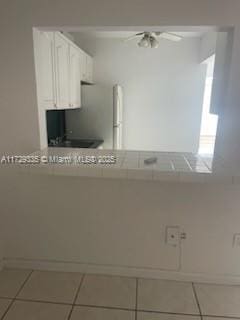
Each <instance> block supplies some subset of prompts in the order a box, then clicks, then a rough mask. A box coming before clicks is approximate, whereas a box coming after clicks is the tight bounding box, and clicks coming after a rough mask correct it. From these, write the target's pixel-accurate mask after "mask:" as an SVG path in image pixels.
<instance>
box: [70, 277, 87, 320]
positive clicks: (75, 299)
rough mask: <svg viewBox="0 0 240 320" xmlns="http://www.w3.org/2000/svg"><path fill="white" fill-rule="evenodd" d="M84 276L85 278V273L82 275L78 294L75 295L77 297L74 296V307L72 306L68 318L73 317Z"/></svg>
mask: <svg viewBox="0 0 240 320" xmlns="http://www.w3.org/2000/svg"><path fill="white" fill-rule="evenodd" d="M84 278H85V274H83V275H82V279H81V281H80V283H79V286H78V289H77V292H76V295H75V297H74V300H73V304H72V307H71V310H70V312H69V315H68V318H67V320H70V319H71V317H72V313H73V309H74V306H75V305H76V301H77V298H78V295H79V292H80V290H81V287H82V284H83V280H84Z"/></svg>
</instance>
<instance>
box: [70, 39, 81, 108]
mask: <svg viewBox="0 0 240 320" xmlns="http://www.w3.org/2000/svg"><path fill="white" fill-rule="evenodd" d="M69 77H70V79H69V84H70V86H69V94H70V107H71V108H80V107H81V88H80V81H81V80H80V52H79V50H78V48H76V47H75V46H72V45H70V46H69Z"/></svg>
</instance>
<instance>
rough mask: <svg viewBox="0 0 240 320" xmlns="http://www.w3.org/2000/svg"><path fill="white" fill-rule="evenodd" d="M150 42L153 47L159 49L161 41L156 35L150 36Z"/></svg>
mask: <svg viewBox="0 0 240 320" xmlns="http://www.w3.org/2000/svg"><path fill="white" fill-rule="evenodd" d="M149 41H150V44H151V48H153V49H157V48H158V46H159V42H158V41H157V39H156V38H155V37H150V38H149Z"/></svg>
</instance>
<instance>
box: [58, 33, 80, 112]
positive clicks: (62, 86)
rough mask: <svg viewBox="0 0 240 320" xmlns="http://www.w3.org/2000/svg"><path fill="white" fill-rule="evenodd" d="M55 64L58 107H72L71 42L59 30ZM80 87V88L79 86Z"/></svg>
mask: <svg viewBox="0 0 240 320" xmlns="http://www.w3.org/2000/svg"><path fill="white" fill-rule="evenodd" d="M55 66H56V88H57V107H58V108H59V109H66V108H68V107H70V99H69V44H68V42H67V41H66V40H65V38H64V36H62V35H61V34H60V33H59V32H56V33H55ZM79 89H80V88H79Z"/></svg>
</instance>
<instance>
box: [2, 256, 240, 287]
mask: <svg viewBox="0 0 240 320" xmlns="http://www.w3.org/2000/svg"><path fill="white" fill-rule="evenodd" d="M2 265H3V266H4V267H6V268H21V269H33V270H48V271H64V272H81V273H95V274H108V275H118V276H126V277H138V278H151V279H166V280H176V281H190V282H205V283H217V284H234V285H240V275H228V274H206V273H186V272H181V271H171V270H169V271H166V270H159V269H150V268H149V269H148V268H132V267H119V266H108V265H98V264H85V263H75V262H68V261H51V260H30V259H12V258H11V259H10V258H5V259H3V260H2ZM0 269H1V261H0Z"/></svg>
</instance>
